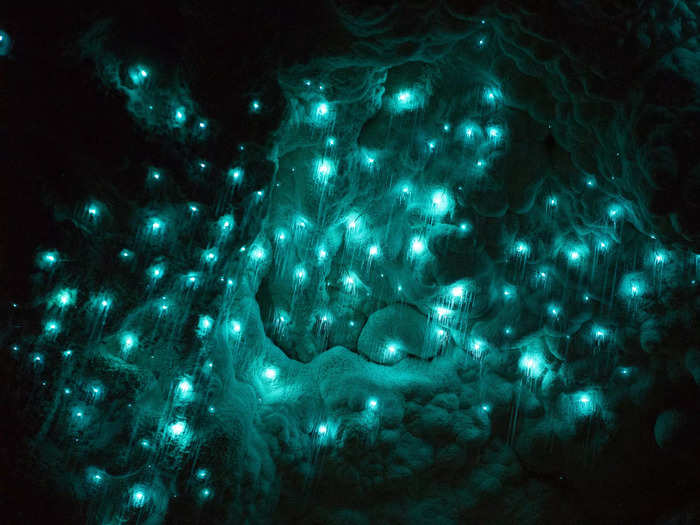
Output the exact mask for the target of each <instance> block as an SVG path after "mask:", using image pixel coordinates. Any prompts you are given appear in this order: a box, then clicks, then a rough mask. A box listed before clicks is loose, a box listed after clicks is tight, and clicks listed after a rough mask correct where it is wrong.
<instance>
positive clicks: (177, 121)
mask: <svg viewBox="0 0 700 525" xmlns="http://www.w3.org/2000/svg"><path fill="white" fill-rule="evenodd" d="M186 120H187V110H186V109H185V107H184V106H178V107H176V108H175V110H174V111H173V124H174V125H175V126H176V127H179V126H182V125H183V124H184V123H185V121H186Z"/></svg>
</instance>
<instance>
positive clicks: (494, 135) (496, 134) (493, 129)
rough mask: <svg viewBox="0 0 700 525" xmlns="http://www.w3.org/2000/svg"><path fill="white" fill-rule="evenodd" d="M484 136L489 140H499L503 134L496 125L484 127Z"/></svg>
mask: <svg viewBox="0 0 700 525" xmlns="http://www.w3.org/2000/svg"><path fill="white" fill-rule="evenodd" d="M486 136H487V137H488V138H489V140H490V141H491V142H499V141H500V140H501V138H502V136H503V131H502V130H501V128H499V127H498V126H489V127H488V128H486Z"/></svg>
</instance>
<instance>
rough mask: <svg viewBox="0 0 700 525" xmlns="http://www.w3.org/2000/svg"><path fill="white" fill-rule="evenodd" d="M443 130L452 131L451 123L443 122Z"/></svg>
mask: <svg viewBox="0 0 700 525" xmlns="http://www.w3.org/2000/svg"><path fill="white" fill-rule="evenodd" d="M442 131H444V132H445V133H447V132H448V131H450V125H449V124H443V125H442Z"/></svg>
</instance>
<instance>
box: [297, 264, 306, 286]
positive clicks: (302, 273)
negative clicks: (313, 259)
mask: <svg viewBox="0 0 700 525" xmlns="http://www.w3.org/2000/svg"><path fill="white" fill-rule="evenodd" d="M306 275H307V274H306V269H305V268H304V267H303V266H302V265H298V266H296V268H294V279H295V280H296V282H297V283H298V284H302V283H303V282H304V281H306Z"/></svg>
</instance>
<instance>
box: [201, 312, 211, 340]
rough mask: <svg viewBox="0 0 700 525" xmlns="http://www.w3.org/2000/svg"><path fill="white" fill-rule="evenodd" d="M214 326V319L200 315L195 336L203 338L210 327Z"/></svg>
mask: <svg viewBox="0 0 700 525" xmlns="http://www.w3.org/2000/svg"><path fill="white" fill-rule="evenodd" d="M213 325H214V319H212V318H211V317H209V316H208V315H200V316H199V321H198V322H197V335H199V336H200V337H204V336H205V335H207V334H208V333H209V330H211V327H212V326H213Z"/></svg>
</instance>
